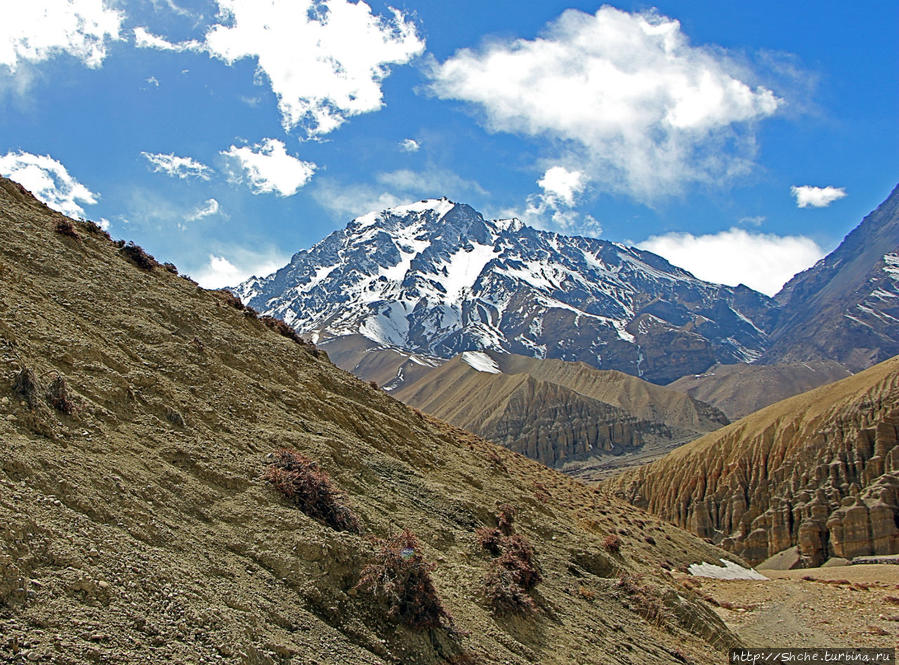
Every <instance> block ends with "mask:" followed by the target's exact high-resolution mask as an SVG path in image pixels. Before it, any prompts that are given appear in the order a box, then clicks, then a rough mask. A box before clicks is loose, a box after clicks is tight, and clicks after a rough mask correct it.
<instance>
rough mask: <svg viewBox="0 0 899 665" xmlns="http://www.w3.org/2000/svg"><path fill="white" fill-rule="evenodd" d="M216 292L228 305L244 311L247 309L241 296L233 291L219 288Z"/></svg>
mask: <svg viewBox="0 0 899 665" xmlns="http://www.w3.org/2000/svg"><path fill="white" fill-rule="evenodd" d="M215 294H216V295H217V296H218V297H219V298H221V299H222V300H223V301H224V303H225V304H226V305H228V306H229V307H233V308H234V309H236V310H238V311H243V310H245V309H246V305H244V304H243V302H241V300H240V298H238V297H237V296H236V295H234V294H233V293H231V292H230V291H229V290H228V289H219V290H218V291H216V292H215Z"/></svg>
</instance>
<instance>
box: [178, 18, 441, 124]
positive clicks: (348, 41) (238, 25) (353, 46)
mask: <svg viewBox="0 0 899 665" xmlns="http://www.w3.org/2000/svg"><path fill="white" fill-rule="evenodd" d="M217 2H218V6H219V9H220V15H221V16H222V17H223V24H218V25H215V26H213V27H212V28H211V29H210V30H209V32H207V34H206V40H205V44H204V46H205V49H206V50H207V51H208V52H209V54H210V55H212V56H214V57H217V58H220V59H221V60H224V61H225V62H226V63H228V64H229V65H230V64H232V63H234V62H235V61H237V60H240V59H242V58H252V59H255V60H256V62H257V72H258V73H259V74H261V75H264V76H265V77H266V78H267V79H268V81H269V83H270V85H271V88H272V91H273V92H274V93H275V95H276V96H277V98H278V109H279V110H280V112H281V117H282V122H283V125H284V128H285V130H289V129H291V128H293V127H296V126H297V125H301V124H302V125H303V126H304V128H305V129H306V131H307V133H308V134H309V135H310V136H316V135H322V134H326V133H328V132H330V131H333V130H334V129H336V128H337V127H339V126H340V125H341V124H342V123H343V122H344V121H345V120H346V119H347V118H349V117H350V116H354V115H358V114H360V113H367V112H370V111H376V110H378V109H380V108H381V106H382V105H383V99H382V97H383V95H382V92H381V82H382V81H383V80H384V78H385V77H386V76H387V75H388V74H389V73H390V67H389V66H390V65H392V64H404V63H407V62H409V60H411V59H412V58H413V57H415V56H416V55H418V54H420V53H421V52H422V51H423V50H424V41H422V40H421V39H420V38H419V36H418V34H417V31H416V29H415V26H414V24H413V23H412V22H411V21H409V20H408V19H407V18H406V17H405V16H404V15H403V14H402V13H401V12H400V11H398V10H396V9H391V12H392V15H391V16H390V17H384V16H377V15H374V14H372V11H371V7H369V5H367V4H366V3H365V2H362V1H361V0H360V1H359V2H349V1H348V0H323V1H315V0H217ZM225 23H226V24H225ZM162 48H165V46H164V45H163V46H162Z"/></svg>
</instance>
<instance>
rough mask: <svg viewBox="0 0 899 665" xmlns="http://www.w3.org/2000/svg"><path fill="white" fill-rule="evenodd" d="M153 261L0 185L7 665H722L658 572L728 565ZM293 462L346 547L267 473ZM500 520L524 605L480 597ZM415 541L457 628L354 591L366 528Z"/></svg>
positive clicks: (369, 558)
mask: <svg viewBox="0 0 899 665" xmlns="http://www.w3.org/2000/svg"><path fill="white" fill-rule="evenodd" d="M144 260H145V258H144V257H142V255H141V254H140V252H138V251H137V250H135V249H133V248H132V249H130V250H129V248H128V247H124V248H119V247H118V246H117V245H115V244H114V243H113V242H111V241H110V240H109V239H108V238H107V237H106V236H105V234H103V233H102V232H101V231H100V230H99V229H98V228H96V227H91V226H89V225H88V224H84V223H80V222H74V223H73V224H71V225H69V223H67V222H66V220H64V218H62V217H61V216H60V215H59V214H57V213H53V212H51V211H50V210H49V209H47V208H46V207H45V206H43V205H42V204H39V203H38V202H37V201H35V200H34V199H33V198H32V197H31V196H30V195H29V194H27V193H26V192H25V191H24V190H22V189H21V188H20V187H19V186H18V185H16V184H14V183H12V182H10V181H8V180H2V181H0V635H2V638H0V661H4V662H50V663H61V664H70V663H71V664H74V663H96V662H103V663H138V662H154V663H161V662H173V663H182V662H183V663H187V662H191V663H214V662H227V663H242V664H252V665H260V664H270V663H278V664H281V663H328V664H334V665H336V664H338V663H339V664H341V665H346V664H350V665H352V664H362V663H368V664H375V663H439V662H446V663H510V664H513V663H514V664H521V665H524V664H526V663H527V664H530V663H558V664H560V665H561V664H568V663H609V662H617V663H635V664H636V663H641V664H642V663H671V662H683V661H686V662H693V663H709V664H711V663H718V662H720V661H721V658H722V655H721V650H722V649H724V648H725V647H727V646H728V645H731V644H734V643H735V639H736V638H735V637H734V636H733V635H732V634H731V633H730V632H729V631H727V629H726V628H725V627H724V625H723V624H722V623H721V622H720V621H718V620H717V619H716V618H715V617H714V616H713V615H712V614H711V613H710V611H709V610H708V609H707V608H706V607H705V606H704V605H703V604H702V602H701V601H700V600H698V596H696V595H695V594H692V592H689V591H687V590H685V589H683V588H681V587H678V586H676V585H675V583H674V582H673V580H672V578H671V577H670V576H669V574H668V572H667V569H669V568H679V567H682V566H684V565H687V564H689V563H692V562H695V561H700V560H705V561H715V560H717V559H718V558H719V557H720V556H723V555H725V553H724V552H722V551H721V550H719V549H717V548H714V547H712V546H710V545H708V544H706V543H704V542H703V541H701V540H700V539H698V538H696V537H694V536H691V535H689V534H687V533H686V532H684V531H681V530H680V529H678V528H676V527H674V526H672V525H669V524H666V523H664V522H662V521H660V520H658V519H657V518H654V517H651V516H648V515H647V514H646V513H644V512H642V511H641V510H639V509H636V508H633V507H632V506H630V505H628V504H626V503H624V502H621V501H619V500H617V499H614V498H611V497H609V496H607V495H605V494H603V493H601V492H599V491H593V490H592V489H590V488H587V487H586V486H584V485H582V484H580V483H578V482H576V481H574V480H572V479H570V478H568V477H566V476H564V475H562V474H560V473H556V472H554V471H551V470H549V469H547V468H545V467H543V466H541V465H540V464H538V463H536V462H533V461H530V460H528V459H526V458H524V457H522V456H520V455H516V454H514V453H512V452H510V451H508V450H505V449H503V448H501V447H499V446H495V445H493V444H490V443H487V442H485V441H483V440H481V439H478V438H476V437H474V436H471V435H469V434H466V433H464V432H462V431H460V430H457V429H454V428H452V427H450V426H448V425H445V424H442V423H440V422H438V421H435V420H431V419H429V418H426V417H423V416H421V415H418V414H416V413H415V412H414V411H413V410H411V409H410V408H408V407H406V406H405V405H403V404H401V403H400V402H398V401H396V400H394V399H392V398H391V397H389V396H388V395H386V394H385V393H383V392H382V391H379V390H375V389H373V388H372V387H370V386H369V385H367V384H366V383H364V382H362V381H360V380H358V379H356V378H354V377H353V376H351V375H350V374H348V373H346V372H344V371H342V370H339V369H337V368H336V367H334V366H333V365H332V364H331V363H330V362H329V361H328V359H327V357H326V356H325V355H324V354H323V353H321V352H319V351H316V350H315V349H314V348H313V347H310V346H308V345H304V344H300V343H297V342H295V341H293V340H291V339H289V338H288V337H286V336H282V335H279V334H277V331H276V330H273V329H271V328H269V327H267V326H266V325H264V324H263V323H262V322H261V321H260V320H259V319H258V318H256V317H255V316H254V315H252V314H251V313H249V312H247V311H245V310H242V309H241V308H240V306H239V304H237V305H235V302H234V301H233V300H232V299H229V298H228V297H226V296H225V295H224V294H220V293H212V292H208V291H205V290H203V289H200V288H198V287H197V286H196V285H195V284H194V283H192V282H191V281H189V280H187V279H184V278H182V277H179V276H177V275H176V274H174V273H173V272H172V271H171V270H169V269H166V268H165V267H163V266H158V265H156V266H153V265H152V263H149V264H145V265H144V267H143V268H142V267H139V266H138V265H137V264H136V263H135V261H137V262H141V261H144ZM283 447H288V448H291V449H295V450H296V451H298V452H299V453H301V454H302V455H305V456H308V457H309V458H311V459H312V460H314V461H315V462H317V464H318V465H320V470H321V471H323V472H324V473H327V474H328V475H329V476H330V478H331V482H332V483H333V485H334V486H335V487H336V488H337V489H339V490H340V491H341V492H342V493H343V494H344V498H343V499H342V502H343V505H344V507H345V508H347V509H348V510H350V511H351V512H352V514H353V515H355V517H356V518H357V520H358V531H359V533H354V530H353V529H350V530H348V531H336V530H334V529H333V528H331V527H330V526H328V525H327V524H326V523H324V522H323V521H320V520H318V519H313V518H312V517H309V516H307V514H305V513H304V512H303V511H302V510H300V509H298V508H297V507H296V506H295V505H293V504H292V503H290V502H289V501H288V500H286V499H285V498H284V497H283V496H281V495H280V494H279V493H278V492H277V491H276V490H275V485H273V484H272V483H270V482H267V481H266V474H267V473H268V477H269V478H273V477H274V476H273V475H272V474H273V471H272V470H273V469H276V467H273V466H272V464H273V463H274V462H276V461H277V460H278V459H279V458H278V457H273V453H274V452H275V451H276V450H278V449H280V448H283ZM288 475H289V474H288ZM282 480H283V478H282ZM499 503H509V504H511V505H512V506H514V508H515V509H516V511H517V512H516V518H515V524H514V528H515V535H516V536H521V537H522V538H524V539H526V540H528V541H530V543H531V545H532V546H533V549H534V556H535V558H536V561H537V562H538V564H539V567H540V569H541V571H542V582H540V583H539V584H537V586H535V587H534V588H533V589H532V590H531V591H530V596H529V597H530V598H531V601H532V602H533V603H534V605H535V608H536V609H535V611H533V612H525V611H523V610H522V612H521V613H518V612H511V613H507V614H497V613H496V612H495V611H494V610H492V609H491V605H490V604H489V603H488V600H487V598H486V597H485V594H484V585H485V582H484V580H485V575H486V574H487V573H488V572H489V571H491V570H493V569H492V568H491V566H495V565H496V561H497V560H496V559H493V558H492V555H491V554H490V553H488V552H487V551H486V550H485V547H486V546H481V545H479V544H478V540H477V538H476V536H475V530H476V529H478V528H480V527H495V526H497V522H496V517H495V515H496V514H497V504H499ZM501 526H502V525H501ZM404 528H406V529H411V530H412V531H414V532H415V534H417V537H418V540H419V544H417V545H414V546H412V547H408V548H404V549H403V550H402V552H399V553H398V554H397V556H396V557H395V560H396V561H395V562H396V565H397V566H400V567H402V566H403V565H405V564H403V563H402V562H403V561H406V562H411V563H410V564H408V565H416V566H418V565H419V563H417V562H420V564H421V570H426V569H427V568H428V566H427V563H434V564H436V569H434V570H433V572H432V573H431V576H432V579H433V585H434V589H435V593H436V595H437V597H439V599H440V600H441V602H442V604H443V607H444V608H445V609H446V610H447V611H448V612H449V613H450V614H451V615H452V616H453V617H454V619H453V626H454V629H452V630H450V629H448V628H446V627H444V628H440V627H433V626H432V627H419V628H413V627H409V626H408V625H406V624H405V623H403V622H402V621H399V620H398V619H397V618H395V617H394V618H391V617H390V616H388V614H389V607H390V602H391V601H390V600H389V599H390V597H391V596H390V594H389V593H388V592H386V591H385V594H386V596H384V597H382V596H379V595H376V594H373V593H371V591H370V589H368V588H367V587H365V586H363V587H361V588H357V586H358V583H359V582H360V578H361V577H362V572H363V570H364V569H365V567H366V566H367V565H369V564H371V563H373V562H378V561H382V558H379V557H378V556H376V554H377V553H378V552H379V551H380V547H379V546H378V545H377V544H376V543H374V542H372V541H371V540H370V537H372V536H374V537H380V538H386V537H388V536H390V535H392V534H396V533H398V532H399V531H400V530H401V529H404ZM487 531H488V532H490V530H489V529H488V530H487ZM613 536H615V537H617V538H619V539H620V540H621V545H620V549H618V548H616V547H615V546H614V542H613V541H614V540H615V538H613ZM499 542H500V543H503V542H505V541H504V540H502V538H500V540H499ZM610 543H611V544H610ZM525 549H526V548H524V546H523V545H519V549H518V551H519V552H524V551H525ZM384 556H386V555H384ZM500 572H502V570H500ZM534 579H535V578H534V577H533V576H532V577H531V582H533V581H534ZM386 582H389V583H390V584H399V583H400V582H401V580H399V578H389V577H388V578H387V579H386ZM390 588H391V589H393V590H394V591H396V590H397V588H400V589H403V588H406V587H403V586H402V585H400V586H399V587H396V586H391V587H390ZM405 598H406V597H405V596H403V598H401V599H400V600H402V602H407V600H404V599H405ZM525 600H526V599H525ZM531 601H527V602H531ZM409 602H411V601H409ZM399 616H402V614H400V615H399ZM441 621H442V623H443V624H444V625H445V626H446V625H448V620H441Z"/></svg>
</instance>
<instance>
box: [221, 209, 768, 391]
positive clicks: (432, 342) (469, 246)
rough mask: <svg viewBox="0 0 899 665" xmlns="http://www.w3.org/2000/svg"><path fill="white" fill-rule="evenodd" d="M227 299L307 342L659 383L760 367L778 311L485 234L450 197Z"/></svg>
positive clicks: (746, 298) (387, 217)
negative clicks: (599, 372) (531, 361)
mask: <svg viewBox="0 0 899 665" xmlns="http://www.w3.org/2000/svg"><path fill="white" fill-rule="evenodd" d="M235 292H236V293H237V294H238V295H239V296H240V297H241V298H242V299H243V300H244V302H247V303H248V304H250V305H252V306H253V307H255V308H256V309H259V310H260V311H263V312H264V313H267V314H272V315H275V316H278V317H280V318H283V319H284V320H285V321H287V322H288V323H289V324H290V325H292V326H294V327H295V328H296V329H297V330H299V331H301V332H304V333H307V334H310V335H311V337H312V338H313V340H323V339H328V338H334V337H339V336H344V335H355V334H361V335H363V336H364V337H367V338H368V339H370V340H373V341H375V342H376V343H377V344H380V345H384V346H389V347H394V348H398V349H402V350H404V351H406V352H414V353H421V354H426V355H430V356H438V357H443V358H449V357H452V356H454V355H457V354H460V353H462V352H464V351H497V352H500V353H520V354H524V355H528V356H533V357H538V358H542V357H555V358H560V359H562V360H580V361H584V362H587V363H588V364H590V365H593V366H595V367H598V368H602V369H618V370H621V371H624V372H627V373H628V374H633V375H637V376H642V377H644V378H647V379H649V380H652V381H662V382H664V381H673V380H674V379H677V378H679V377H680V376H682V375H683V374H685V373H690V372H693V373H698V372H702V371H704V370H705V369H706V368H707V367H709V366H710V365H712V364H714V363H715V362H740V361H750V360H753V359H755V358H756V357H758V356H759V355H760V354H761V353H762V351H763V350H764V348H765V332H764V329H765V323H764V320H765V317H766V316H767V311H768V309H769V308H771V307H772V306H773V301H771V299H769V298H766V297H765V296H763V295H761V294H756V293H755V292H749V293H748V294H746V293H742V292H739V293H738V292H737V291H736V290H735V289H732V288H730V287H723V286H721V285H718V284H710V283H707V282H703V281H701V280H698V279H696V278H695V277H693V276H692V275H690V274H689V273H687V272H686V271H684V270H681V269H680V268H676V267H674V266H672V265H670V264H669V263H668V262H667V261H665V260H664V259H662V258H661V257H659V256H656V255H655V254H652V253H650V252H645V251H642V250H639V249H635V248H629V247H625V246H623V245H618V244H613V243H610V242H606V241H604V240H599V239H596V238H584V237H577V236H565V235H562V234H558V233H551V232H548V231H542V230H539V229H535V228H532V227H529V226H526V225H524V224H522V222H521V221H520V220H518V219H503V220H492V221H488V220H485V219H484V217H483V216H482V215H481V213H479V212H478V211H476V210H475V209H474V208H472V207H471V206H469V205H466V204H464V203H456V202H453V201H450V200H449V199H447V198H440V199H425V200H422V201H418V202H415V203H411V204H407V205H402V206H396V207H394V208H389V209H386V210H382V211H379V212H374V213H369V214H368V215H362V216H361V217H357V218H356V219H355V220H353V221H352V222H350V223H349V224H348V225H347V226H346V227H345V228H344V229H340V230H338V231H335V232H334V233H332V234H331V235H329V236H328V237H327V238H325V239H324V240H322V241H321V242H320V243H318V244H317V245H315V246H314V247H312V248H311V249H309V250H304V251H301V252H298V253H297V254H296V255H294V257H293V258H292V259H291V262H290V263H289V264H288V265H287V266H285V267H284V268H282V269H281V270H279V271H278V272H277V273H275V274H274V275H270V276H269V277H266V278H264V279H261V280H260V279H254V280H249V281H247V282H245V283H244V284H242V285H240V286H239V287H238V288H237V289H235ZM647 344H648V345H649V347H655V346H656V345H660V346H664V347H665V348H666V349H670V348H671V345H674V346H675V347H678V351H677V353H671V352H669V351H668V350H666V351H665V352H659V353H656V352H655V351H653V350H652V349H651V348H647V346H646V345H647Z"/></svg>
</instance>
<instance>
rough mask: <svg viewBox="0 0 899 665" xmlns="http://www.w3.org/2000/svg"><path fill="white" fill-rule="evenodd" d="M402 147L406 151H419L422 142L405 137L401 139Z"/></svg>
mask: <svg viewBox="0 0 899 665" xmlns="http://www.w3.org/2000/svg"><path fill="white" fill-rule="evenodd" d="M400 148H401V149H402V150H405V151H406V152H418V151H419V149H420V148H421V144H420V143H419V142H418V141H416V140H415V139H403V140H402V141H400Z"/></svg>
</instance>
